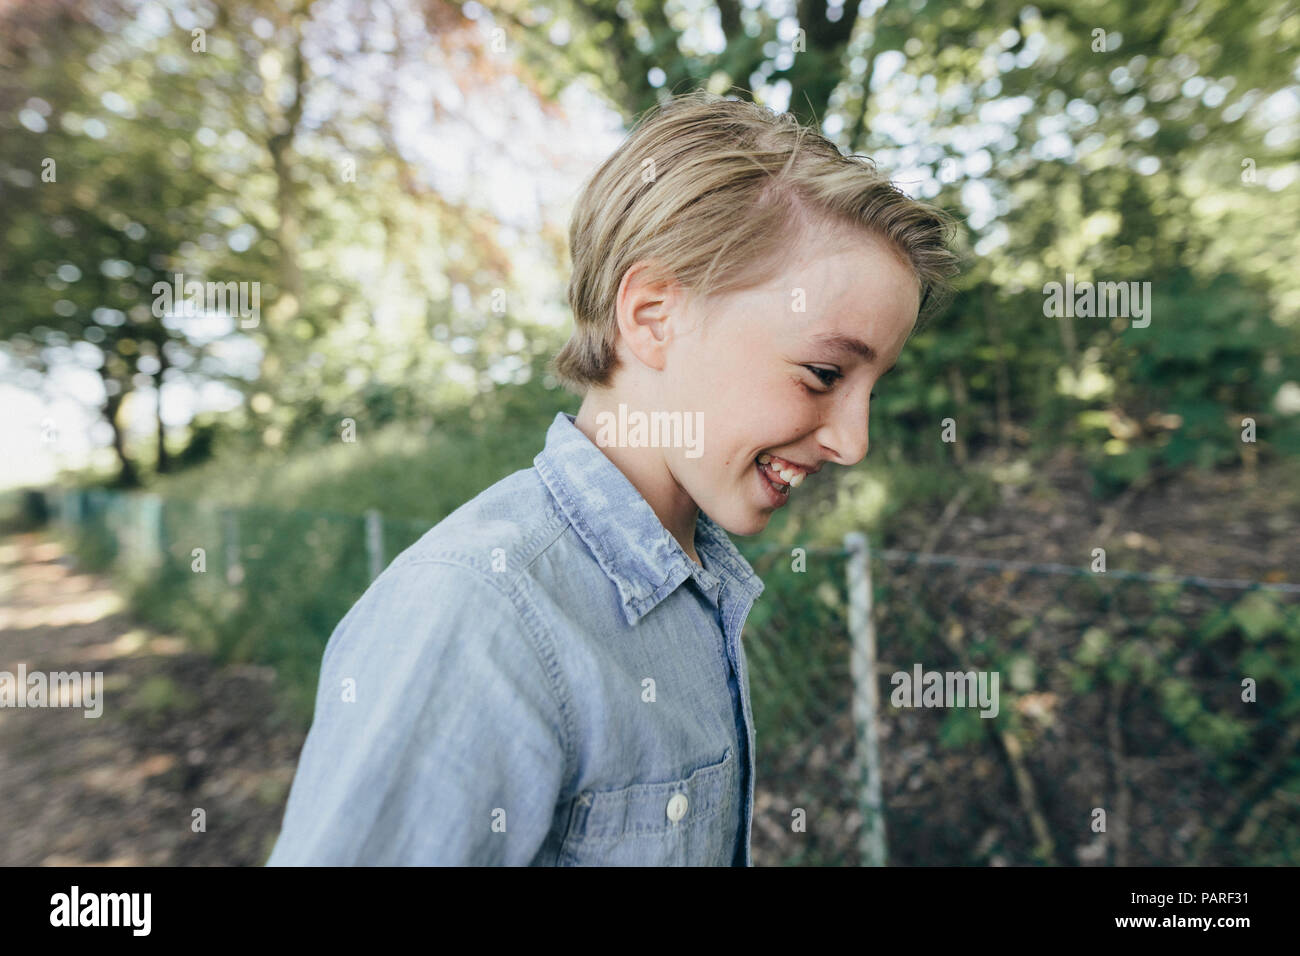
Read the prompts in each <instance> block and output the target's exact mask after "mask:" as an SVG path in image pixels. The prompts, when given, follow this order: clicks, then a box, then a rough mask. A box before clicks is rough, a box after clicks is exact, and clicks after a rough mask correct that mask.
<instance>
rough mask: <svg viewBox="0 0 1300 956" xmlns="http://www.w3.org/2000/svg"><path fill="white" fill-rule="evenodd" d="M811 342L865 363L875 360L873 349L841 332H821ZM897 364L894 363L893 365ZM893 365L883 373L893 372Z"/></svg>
mask: <svg viewBox="0 0 1300 956" xmlns="http://www.w3.org/2000/svg"><path fill="white" fill-rule="evenodd" d="M812 341H813V344H814V345H819V346H821V347H823V348H828V349H830V350H831V351H833V352H841V353H845V354H848V355H856V356H858V357H859V358H862V359H863V360H864V361H867V362H874V361H875V360H876V350H875V349H873V348H872V347H871V346H870V345H868V344H867V343H866V342H864V341H862V340H861V339H859V338H854V337H853V336H852V335H846V334H845V333H843V332H822V333H821V334H819V335H814V336H813V338H812ZM897 364H898V363H897V362H895V363H894V365H897ZM894 365H891V366H889V368H887V369H885V373H889V372H892V371H893V370H894Z"/></svg>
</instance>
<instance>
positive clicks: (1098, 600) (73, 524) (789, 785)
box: [51, 491, 1300, 865]
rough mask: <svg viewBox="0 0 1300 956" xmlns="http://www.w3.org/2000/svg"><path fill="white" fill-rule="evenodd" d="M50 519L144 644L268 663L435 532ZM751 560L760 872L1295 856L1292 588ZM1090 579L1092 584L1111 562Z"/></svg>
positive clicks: (138, 500)
mask: <svg viewBox="0 0 1300 956" xmlns="http://www.w3.org/2000/svg"><path fill="white" fill-rule="evenodd" d="M52 505H53V507H52V508H51V510H52V511H53V512H54V513H55V514H56V515H57V516H58V518H59V519H60V521H61V523H62V525H63V527H64V528H65V529H66V530H67V531H68V533H69V534H70V537H71V541H72V542H73V544H74V547H75V549H76V551H77V553H78V554H79V556H80V557H81V559H82V560H83V561H84V562H86V563H87V564H88V565H90V566H91V567H97V568H108V567H110V566H111V567H113V568H114V569H115V570H117V571H118V572H120V573H121V574H122V575H124V576H125V577H126V579H128V580H129V581H130V582H132V596H133V603H134V604H135V605H136V607H137V608H139V609H141V610H142V611H143V613H145V615H146V616H147V617H148V618H149V619H150V620H151V621H153V622H154V623H156V624H159V625H162V626H171V627H175V628H177V629H179V630H181V631H182V632H184V633H187V634H189V635H191V636H196V637H198V638H200V646H202V647H204V648H205V649H207V650H209V651H210V652H212V653H214V654H215V655H216V656H217V657H218V658H221V659H237V660H250V661H256V662H258V663H266V664H271V665H273V666H274V667H275V668H276V670H277V672H278V673H279V675H280V680H279V683H278V686H279V687H280V688H281V692H282V695H283V696H284V699H285V705H286V706H287V707H288V708H289V709H290V710H293V711H294V712H296V713H297V714H299V715H300V716H302V715H309V714H310V712H311V707H312V703H313V701H314V693H315V686H316V679H317V668H318V666H319V662H320V654H321V651H322V650H323V648H324V644H325V641H326V640H327V639H328V637H329V635H330V633H331V632H332V631H333V629H334V627H335V625H336V624H337V623H338V621H339V620H340V619H341V618H342V617H343V616H344V615H345V614H346V613H347V611H348V609H349V608H350V607H351V605H352V603H353V602H354V601H355V600H356V599H357V597H359V596H360V594H361V593H362V592H363V591H364V590H365V588H366V586H367V585H368V584H369V582H370V581H371V580H372V579H373V578H374V577H375V576H376V575H377V574H378V572H379V571H380V570H382V568H383V567H385V566H386V565H387V564H388V563H389V562H390V561H391V560H392V559H393V558H394V557H396V555H397V554H398V553H400V552H401V551H402V550H404V549H405V548H406V547H407V546H408V545H410V544H412V543H413V542H414V541H415V540H417V539H418V538H419V537H420V536H421V535H422V534H423V533H424V532H425V531H427V530H428V528H429V524H428V523H426V522H416V521H403V520H390V519H385V518H383V517H382V516H381V515H379V514H377V513H374V512H371V513H369V514H367V515H364V516H349V515H337V514H326V513H318V512H309V511H292V512H286V511H277V510H272V509H259V508H243V509H228V508H217V507H213V506H210V505H206V504H204V503H201V502H190V501H173V500H163V499H159V498H157V497H154V496H150V495H125V494H116V493H111V492H105V491H67V492H64V493H63V494H62V495H61V496H60V497H59V498H57V499H55V500H54V501H53V502H52ZM737 544H738V546H739V547H740V550H741V551H742V553H743V554H745V556H746V558H747V559H749V560H750V562H751V563H752V564H753V565H754V567H755V569H756V570H757V571H758V573H759V574H760V576H761V577H762V578H763V580H764V582H765V584H766V590H765V593H764V595H763V597H762V598H761V599H760V600H759V602H758V603H757V604H756V605H755V607H754V609H753V611H752V612H751V614H750V618H749V620H748V622H747V625H746V629H745V638H744V640H745V652H746V658H747V661H748V664H749V673H750V684H751V691H752V699H753V707H754V721H755V726H756V735H757V736H756V741H755V756H756V761H757V773H756V787H755V799H756V805H755V809H754V834H753V855H754V862H755V864H756V865H881V864H891V865H900V864H901V865H935V864H950V865H951V864H956V865H989V864H993V865H999V864H1001V865H1187V864H1209V865H1241V864H1251V865H1275V864H1294V863H1296V862H1297V860H1300V746H1297V745H1298V744H1300V715H1298V712H1300V585H1295V584H1276V583H1262V582H1253V581H1226V580H1214V579H1208V578H1202V577H1190V576H1187V577H1180V576H1173V575H1156V574H1142V573H1136V572H1127V571H1119V570H1112V571H1104V570H1100V569H1090V568H1075V567H1068V566H1063V565H1051V564H1031V563H1025V562H1006V561H993V560H986V559H970V558H959V557H949V556H937V555H926V554H918V553H915V552H907V551H897V550H872V549H870V548H869V546H868V542H867V540H866V539H865V537H863V536H861V535H853V534H850V535H849V536H847V537H846V539H845V546H844V547H842V548H809V549H798V548H796V549H790V550H787V549H784V548H780V549H778V548H775V547H772V546H768V547H746V545H745V543H744V542H737ZM1094 568H1095V565H1094Z"/></svg>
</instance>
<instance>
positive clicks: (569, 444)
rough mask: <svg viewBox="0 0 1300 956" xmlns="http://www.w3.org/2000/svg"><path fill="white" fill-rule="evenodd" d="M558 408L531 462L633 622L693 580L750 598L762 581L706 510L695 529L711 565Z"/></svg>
mask: <svg viewBox="0 0 1300 956" xmlns="http://www.w3.org/2000/svg"><path fill="white" fill-rule="evenodd" d="M574 421H575V416H573V415H570V414H569V413H568V412H557V413H556V415H555V420H554V421H552V422H551V426H550V428H549V429H548V430H547V432H546V447H545V448H544V449H543V450H542V451H541V452H539V453H538V454H537V457H535V458H534V459H533V464H534V465H535V466H536V468H537V472H538V474H539V475H541V478H542V481H543V482H545V483H546V487H547V488H549V489H550V491H551V494H552V495H553V496H554V498H555V501H556V503H557V504H558V505H559V507H560V510H561V511H563V512H564V515H565V517H567V518H568V519H569V522H570V523H571V524H572V525H573V527H574V528H575V529H576V530H577V532H578V534H579V535H580V536H581V537H582V540H583V541H584V542H586V544H587V547H589V548H590V549H591V551H592V554H594V555H595V556H596V560H597V561H598V562H599V563H600V567H601V570H603V571H604V572H605V574H606V575H607V576H608V577H609V579H610V580H611V581H613V582H614V584H615V585H617V586H618V592H619V596H620V598H621V599H622V602H623V613H624V616H625V617H626V618H627V622H628V624H629V625H633V624H636V622H637V621H638V620H640V619H641V618H642V617H644V616H645V615H646V614H648V613H649V612H650V611H652V610H653V609H654V608H655V606H656V605H658V603H659V602H660V601H662V600H663V599H664V598H665V597H667V596H668V595H669V594H671V593H672V592H673V591H674V590H676V588H677V586H678V585H679V584H681V583H682V582H683V581H685V580H686V579H687V578H688V577H694V578H695V580H696V582H697V583H698V584H699V586H700V588H701V589H702V590H704V591H705V592H706V593H707V592H709V591H711V590H712V589H713V588H714V587H715V586H716V585H717V584H719V583H724V584H727V585H729V586H730V588H731V590H732V591H733V592H736V591H738V592H740V593H742V594H744V595H745V596H746V597H747V598H749V599H750V600H752V599H754V598H757V597H758V596H759V595H760V594H762V593H763V588H764V585H763V581H762V579H760V578H759V576H758V574H757V573H755V571H754V569H753V568H752V567H751V566H750V564H749V562H748V561H746V560H745V559H744V557H743V556H742V555H741V554H740V552H739V551H737V550H736V546H735V545H734V544H732V543H731V539H730V538H729V537H728V536H727V533H726V532H725V531H723V530H722V528H721V527H720V526H719V525H718V524H717V523H716V522H714V521H713V519H712V518H710V517H709V516H708V515H706V514H705V513H704V512H703V511H701V512H700V513H699V517H698V519H697V520H696V527H695V548H696V551H697V552H698V553H699V555H700V557H701V559H702V560H703V561H704V563H705V564H706V565H708V567H707V568H702V567H700V565H698V564H696V563H695V562H694V561H692V560H691V558H690V556H689V555H687V553H686V551H685V550H684V549H683V548H682V546H681V545H680V544H678V542H677V539H675V538H674V537H673V536H672V535H671V534H670V533H669V532H668V529H667V528H665V527H664V526H663V522H661V521H660V520H659V517H658V515H656V514H655V513H654V509H652V508H651V507H650V504H649V503H648V502H647V501H646V500H645V498H643V497H642V496H641V493H640V492H639V491H637V490H636V488H635V487H634V486H633V484H632V482H630V481H629V480H628V479H627V476H626V475H624V474H623V472H621V471H620V470H619V469H618V466H617V465H615V464H614V463H613V462H612V461H610V460H609V459H608V458H607V457H606V456H605V453H604V452H602V451H601V450H600V449H599V448H597V447H596V446H595V445H594V444H593V443H592V441H591V439H589V438H588V437H587V436H586V435H585V434H583V433H582V431H581V430H579V428H578V426H577V425H575V424H574Z"/></svg>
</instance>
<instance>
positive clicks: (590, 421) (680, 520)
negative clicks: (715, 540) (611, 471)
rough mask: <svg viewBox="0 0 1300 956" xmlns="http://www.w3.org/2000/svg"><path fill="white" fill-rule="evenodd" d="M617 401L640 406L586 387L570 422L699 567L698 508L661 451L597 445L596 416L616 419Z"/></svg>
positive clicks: (613, 444) (635, 406)
mask: <svg viewBox="0 0 1300 956" xmlns="http://www.w3.org/2000/svg"><path fill="white" fill-rule="evenodd" d="M619 402H622V403H623V404H624V405H625V406H627V410H628V411H633V410H637V409H639V407H640V406H639V405H638V403H637V402H635V401H634V400H629V398H628V397H627V396H620V395H616V394H614V393H613V392H612V391H610V390H608V389H604V390H602V389H595V388H593V389H589V390H588V392H587V394H586V397H585V398H583V400H582V407H581V408H579V409H578V414H577V415H576V416H574V422H573V423H574V425H575V426H577V428H578V431H580V432H582V433H583V434H584V435H586V436H587V438H588V439H589V440H590V441H591V443H592V444H593V445H595V446H596V447H597V448H599V449H600V450H601V452H603V453H604V455H605V457H606V458H608V459H609V460H610V461H611V462H613V463H614V465H615V467H617V468H618V470H619V471H621V472H622V473H623V475H624V477H626V478H627V480H628V481H630V482H631V483H632V487H633V488H635V489H636V490H637V491H638V492H640V493H641V497H642V498H644V499H645V500H646V504H648V505H649V506H650V508H651V510H652V511H654V513H655V516H656V517H657V518H658V519H659V521H660V523H661V524H662V525H663V526H664V527H665V528H667V529H668V533H669V534H671V535H672V536H673V538H674V539H675V540H676V541H677V543H678V544H680V545H681V546H682V550H683V551H685V552H686V554H687V555H688V556H689V557H690V559H691V560H692V561H694V562H695V563H696V564H699V565H701V566H702V565H703V562H701V561H700V556H699V554H698V553H697V552H696V550H695V525H696V520H697V519H698V517H699V513H700V509H699V506H698V505H696V504H695V502H694V501H693V500H692V499H691V496H690V495H688V494H687V493H686V491H685V489H683V488H682V486H681V485H680V484H678V483H677V479H675V478H674V477H673V474H672V472H671V471H669V470H668V464H667V462H666V461H665V460H664V450H663V449H661V448H628V447H624V446H622V445H619V444H617V443H611V444H608V445H601V444H600V443H599V442H598V441H597V440H596V436H597V434H598V432H599V431H600V430H601V427H600V421H599V420H598V416H599V415H601V413H603V412H608V413H609V414H610V415H612V416H614V419H615V420H616V419H617V417H618V405H619Z"/></svg>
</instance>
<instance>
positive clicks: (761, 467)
mask: <svg viewBox="0 0 1300 956" xmlns="http://www.w3.org/2000/svg"><path fill="white" fill-rule="evenodd" d="M755 464H756V465H757V466H758V472H759V474H761V475H762V476H763V477H764V478H766V479H767V483H768V484H769V485H771V486H772V487H773V488H775V489H776V490H777V492H778V493H779V494H782V495H788V494H789V493H790V485H789V483H788V482H784V481H782V480H781V476H780V475H778V474H777V473H776V472H775V471H773V470H772V465H771V463H770V462H763V461H757V460H756V461H755Z"/></svg>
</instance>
